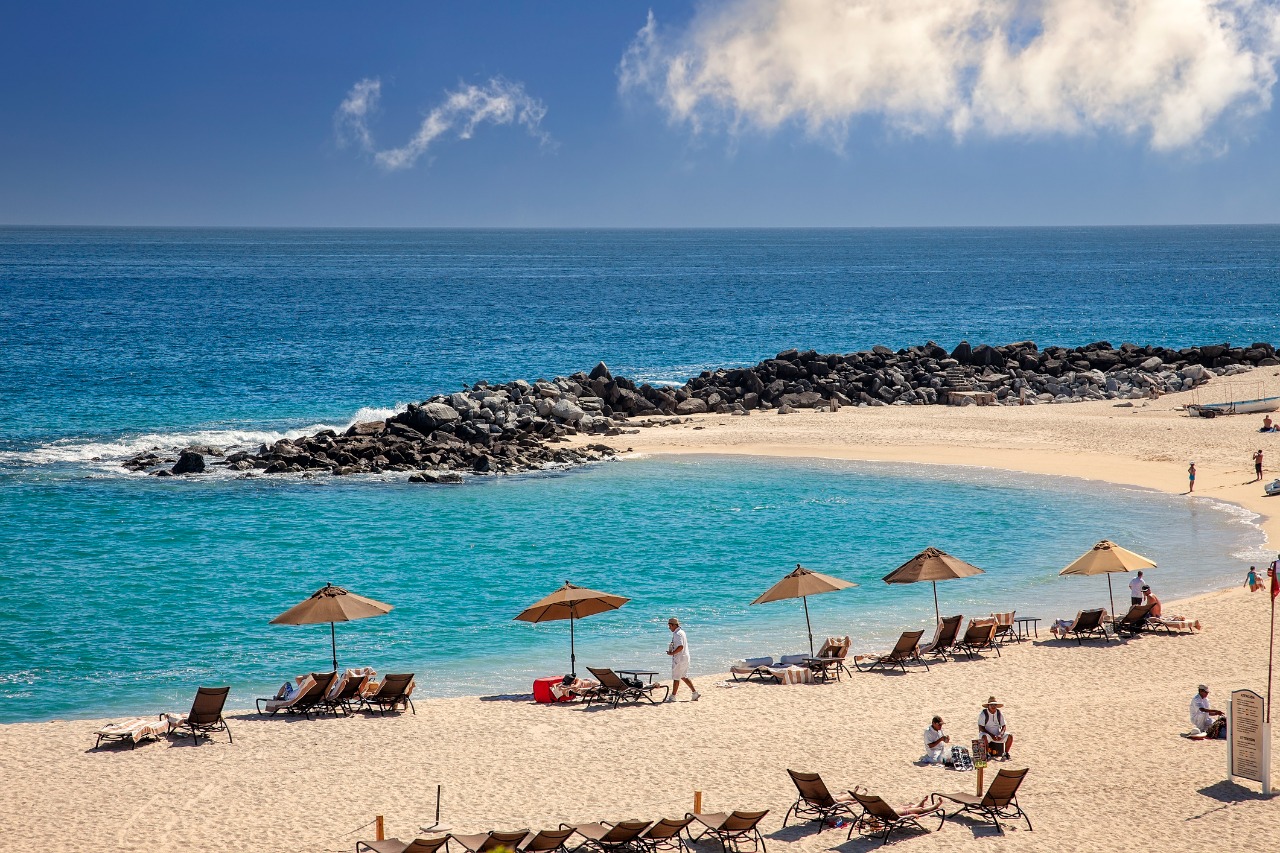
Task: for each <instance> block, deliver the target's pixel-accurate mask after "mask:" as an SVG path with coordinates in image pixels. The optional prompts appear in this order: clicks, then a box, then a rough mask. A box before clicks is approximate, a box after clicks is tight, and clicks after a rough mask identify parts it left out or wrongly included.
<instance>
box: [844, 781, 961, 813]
mask: <svg viewBox="0 0 1280 853" xmlns="http://www.w3.org/2000/svg"><path fill="white" fill-rule="evenodd" d="M850 790H851V792H852V793H854V794H861V795H862V796H864V797H869V796H871V792H870V791H868V790H867V789H866V788H864V787H862V786H861V785H854V786H853V788H852V789H850ZM941 805H942V797H940V796H938V795H937V794H930V795H929V796H927V797H925V798H924V799H923V800H921V801H920V802H918V803H907V804H906V805H903V806H894V807H893V810H894V811H895V812H897V813H898V814H899V815H901V816H902V817H908V816H912V817H918V816H920V815H922V814H929V813H930V812H936V811H937V810H938V807H939V806H941Z"/></svg>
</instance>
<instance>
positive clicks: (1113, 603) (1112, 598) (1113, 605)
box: [1107, 572, 1116, 622]
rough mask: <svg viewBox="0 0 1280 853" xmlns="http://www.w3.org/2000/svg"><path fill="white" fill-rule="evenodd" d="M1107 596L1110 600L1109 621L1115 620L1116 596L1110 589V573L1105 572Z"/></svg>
mask: <svg viewBox="0 0 1280 853" xmlns="http://www.w3.org/2000/svg"><path fill="white" fill-rule="evenodd" d="M1107 598H1108V599H1109V600H1110V601H1111V621H1112V622H1114V621H1116V596H1115V593H1113V592H1112V591H1111V573H1110V572H1108V573H1107Z"/></svg>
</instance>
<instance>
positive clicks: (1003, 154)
mask: <svg viewBox="0 0 1280 853" xmlns="http://www.w3.org/2000/svg"><path fill="white" fill-rule="evenodd" d="M1160 4H1166V5H1164V6H1161V5H1160ZM1169 4H1173V5H1176V6H1178V7H1179V9H1180V17H1179V16H1178V15H1171V14H1168V10H1169V9H1171V8H1173V7H1172V6H1171V5H1169ZM1106 5H1107V4H1105V3H1100V0H1098V2H1095V0H1072V2H1069V0H1041V2H1040V3H1028V2H1026V0H972V2H969V3H952V2H950V0H946V2H944V0H910V2H908V0H902V2H897V3H892V4H887V3H879V2H873V0H848V2H837V0H830V2H828V3H822V4H813V3H806V2H804V1H803V0H780V2H777V3H765V2H764V0H723V2H714V3H701V4H696V5H693V6H690V5H688V4H684V3H662V2H658V3H652V4H647V5H639V4H627V3H615V2H558V3H521V4H517V3H510V4H484V3H466V4H463V3H453V4H450V3H379V4H358V5H357V4H334V3H306V4H303V3H297V4H271V3H267V4H261V3H259V4H247V3H222V4H200V5H197V4H162V3H153V4H142V3H121V4H98V3H93V4H90V3H78V4H68V3H58V2H44V3H39V4H11V8H10V9H9V10H8V11H6V13H5V15H4V18H3V23H2V25H0V74H2V75H3V76H2V79H3V80H4V81H5V83H4V85H3V86H2V87H0V223H5V224H62V225H70V224H104V225H128V224H151V225H268V226H290V225H297V226H535V227H576V226H618V227H632V226H646V227H647V226H677V227H685V226H693V227H698V226H880V225H886V226H891V225H965V224H997V225H998V224H1012V225H1017V224H1144V223H1152V224H1159V223H1219V222H1230V223H1235V222H1240V223H1243V222H1268V223H1274V222H1280V192H1277V190H1280V165H1278V163H1277V160H1278V159H1280V158H1277V157H1276V151H1277V150H1278V145H1277V143H1278V142H1280V118H1277V115H1276V110H1275V109H1274V108H1272V107H1271V106H1270V104H1269V99H1270V97H1271V96H1272V95H1273V94H1274V77H1275V67H1276V57H1277V55H1278V54H1280V48H1278V47H1277V45H1278V44H1280V24H1277V23H1276V22H1277V20H1278V19H1280V12H1277V3H1276V2H1275V0H1246V2H1245V3H1244V5H1245V6H1246V7H1248V8H1247V9H1246V11H1247V15H1246V16H1245V17H1241V18H1238V19H1231V20H1227V19H1223V18H1222V15H1223V14H1225V13H1224V12H1223V11H1222V8H1223V4H1222V3H1219V2H1218V0H1135V2H1134V3H1132V4H1130V5H1131V6H1134V7H1135V8H1136V9H1137V11H1136V12H1134V17H1131V18H1128V19H1125V20H1111V19H1110V18H1109V17H1108V16H1107V14H1104V13H1103V12H1101V11H1099V9H1104V8H1105V7H1106ZM1112 5H1116V4H1112ZM1238 6H1239V4H1238V3H1237V4H1235V6H1233V7H1232V8H1237V7H1238ZM1144 7H1145V8H1146V11H1147V12H1148V13H1152V12H1158V13H1159V14H1158V15H1154V14H1148V15H1147V16H1146V17H1145V18H1144V17H1143V16H1142V13H1143V8H1144ZM957 9H964V10H967V11H963V12H961V11H956V10H957ZM650 10H652V14H653V23H652V25H650V24H649V12H650ZM975 10H976V11H975ZM966 15H967V16H968V17H964V16H966ZM833 16H834V17H833ZM939 20H941V23H937V21H939ZM1224 20H1225V23H1224ZM1170 21H1172V22H1173V23H1172V24H1171V23H1170ZM935 24H936V25H935ZM646 27H648V29H646ZM1233 28H1234V29H1233ZM642 30H644V32H643V33H642ZM1224 33H1225V36H1224V35H1223V34H1224ZM1259 33H1261V35H1259ZM624 57H626V61H625V64H624ZM1064 57H1065V58H1064ZM1134 57H1142V58H1143V59H1142V60H1141V62H1146V63H1148V64H1147V65H1142V64H1141V63H1139V62H1137V61H1135V60H1134ZM1151 57H1153V58H1151ZM1148 58H1150V59H1148ZM620 68H623V69H624V71H623V73H622V74H621V76H620ZM673 69H674V71H673ZM362 81H369V82H373V81H376V84H377V92H378V95H379V97H378V100H377V102H376V106H374V107H371V108H369V109H368V110H367V111H366V112H364V113H363V114H362V115H361V116H359V119H358V122H353V121H352V120H351V115H349V114H347V115H346V120H344V121H338V120H337V119H338V118H339V110H340V107H341V105H342V104H343V103H344V100H346V99H348V98H349V97H350V96H351V94H352V92H353V90H354V88H355V87H356V86H357V85H358V84H360V83H361V82H362ZM495 81H496V82H495ZM513 93H514V95H513ZM451 95H452V96H454V97H455V101H454V104H455V105H454V107H447V106H444V105H445V103H446V100H447V99H448V98H449V97H450V96H451ZM512 97H514V103H515V107H514V108H513V109H514V112H512V113H511V114H510V115H509V116H507V115H504V114H503V113H502V107H503V104H507V105H508V106H509V105H510V103H512V101H511V100H510V99H511V98H512ZM459 98H461V100H459ZM502 98H508V101H501V99H502ZM500 101H501V103H499V102H500ZM459 104H461V106H459ZM486 106H488V107H490V108H493V109H494V110H496V112H493V113H491V114H489V115H488V117H485V116H484V115H481V117H480V118H478V119H476V120H475V123H474V127H473V128H472V132H471V133H469V134H467V135H466V138H463V136H462V135H460V134H461V132H462V131H463V130H464V129H465V127H466V126H467V124H468V122H469V121H470V120H471V119H475V117H476V116H477V115H480V113H479V112H478V111H479V110H482V109H483V108H484V107H486ZM522 107H527V108H529V109H527V110H525V111H524V112H523V113H521V112H520V109H521V108H522ZM433 111H434V116H435V119H436V120H437V121H438V123H439V128H441V131H440V132H439V133H438V135H433V136H432V138H431V139H430V142H429V144H427V145H426V146H425V151H424V152H423V153H422V154H421V156H419V157H417V158H416V159H413V158H412V157H409V158H405V157H402V158H400V160H398V161H395V162H394V165H392V166H390V167H389V166H388V162H390V161H388V160H387V159H386V157H385V156H383V157H379V154H380V152H388V151H393V152H394V151H395V150H396V149H402V148H403V147H404V146H405V145H406V144H408V143H409V141H410V139H412V138H413V136H414V135H415V133H416V132H417V131H418V130H419V127H420V126H421V123H422V122H423V121H424V118H426V117H430V116H432V115H433ZM522 115H523V116H524V118H525V121H524V123H523V124H522V123H521V121H520V117H521V116H522ZM360 128H363V129H364V131H365V132H367V134H368V140H369V144H368V145H362V144H361V139H360V135H359V132H358V131H359V129H360ZM344 138H345V140H346V143H347V144H346V145H345V146H344V145H343V144H342V142H343V139H344ZM406 160H407V161H409V162H405V161H406Z"/></svg>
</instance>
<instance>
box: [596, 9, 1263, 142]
mask: <svg viewBox="0 0 1280 853" xmlns="http://www.w3.org/2000/svg"><path fill="white" fill-rule="evenodd" d="M1278 59H1280V0H721V2H715V3H709V4H707V5H705V6H703V7H701V9H700V11H699V12H698V14H696V15H695V17H694V19H693V21H692V22H691V23H690V24H689V25H688V26H687V27H685V28H683V29H679V30H670V31H669V30H664V29H662V28H660V27H659V25H658V22H657V21H656V20H655V19H654V17H653V14H652V13H650V15H649V18H648V21H647V22H646V24H645V26H644V27H643V28H642V29H641V30H640V31H639V33H638V34H637V35H636V38H635V40H634V41H633V42H632V44H631V45H630V47H629V48H628V49H627V51H626V53H625V54H624V55H623V57H622V60H621V62H620V64H619V68H618V77H619V85H620V87H621V89H622V90H623V91H624V92H647V93H650V94H652V95H653V96H654V97H655V98H656V99H657V100H658V102H659V103H660V104H661V105H662V107H663V108H664V109H665V110H666V111H667V113H668V114H669V116H670V117H671V118H672V119H673V120H675V121H677V122H682V123H687V124H688V125H689V126H691V127H692V128H694V129H695V130H700V129H703V128H706V127H708V126H715V125H721V126H727V127H729V128H731V129H735V130H736V129H742V128H746V127H754V128H757V129H761V130H766V131H768V130H774V129H776V128H778V127H780V126H783V125H787V124H798V125H800V126H801V127H803V128H804V129H805V130H806V131H807V132H808V133H810V134H812V135H815V136H823V135H833V136H836V137H841V136H843V134H844V133H845V131H846V130H847V128H848V126H849V124H850V123H851V122H853V121H855V120H857V119H859V118H862V117H876V118H879V119H881V120H883V121H884V122H886V123H887V124H888V125H890V126H892V127H895V128H897V129H900V130H903V131H906V132H908V133H927V132H932V131H935V130H937V129H945V130H946V131H948V132H950V133H953V134H955V135H956V136H957V137H961V136H964V135H966V134H968V133H973V132H984V133H987V134H990V135H994V136H1035V135H1047V134H1061V135H1079V134H1085V133H1096V132H1116V133H1120V134H1123V135H1125V136H1130V137H1135V138H1142V139H1145V140H1146V141H1147V142H1148V143H1149V144H1150V145H1151V147H1153V148H1155V149H1159V150H1169V149H1177V148H1185V147H1188V146H1193V145H1197V144H1200V143H1202V142H1204V141H1205V139H1206V136H1207V135H1208V134H1209V133H1210V131H1211V130H1212V129H1213V128H1214V126H1215V125H1217V124H1219V123H1220V122H1222V121H1224V120H1227V119H1232V118H1239V117H1244V116H1249V115H1252V114H1255V113H1257V112H1260V111H1264V110H1266V109H1268V108H1270V106H1271V91H1272V87H1273V86H1274V85H1275V82H1276V63H1277V60H1278Z"/></svg>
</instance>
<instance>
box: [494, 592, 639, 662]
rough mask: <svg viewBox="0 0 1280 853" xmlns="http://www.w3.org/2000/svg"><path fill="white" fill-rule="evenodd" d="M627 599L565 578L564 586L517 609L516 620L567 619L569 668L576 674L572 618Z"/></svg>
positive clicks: (603, 610)
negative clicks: (573, 582)
mask: <svg viewBox="0 0 1280 853" xmlns="http://www.w3.org/2000/svg"><path fill="white" fill-rule="evenodd" d="M630 600H631V599H629V598H623V597H622V596H621V595H613V594H611V593H607V592H599V591H597V590H594V589H587V588H585V587H581V586H574V585H573V584H571V583H569V582H568V581H565V582H564V586H562V587H560V588H559V589H557V590H556V591H555V592H553V593H551V594H550V595H548V596H547V597H546V598H544V599H542V600H541V601H538V602H536V603H534V604H533V605H532V606H531V607H528V608H526V609H525V610H523V611H521V613H520V615H519V616H517V617H516V621H518V622H554V621H555V620H557V619H568V620H569V672H570V673H573V674H576V673H577V671H578V669H577V655H576V654H575V653H574V646H573V622H574V620H575V619H581V618H582V617H584V616H594V615H595V614H597V613H605V612H607V611H609V610H617V609H618V608H619V607H621V606H622V605H624V604H626V603H627V602H628V601H630Z"/></svg>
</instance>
